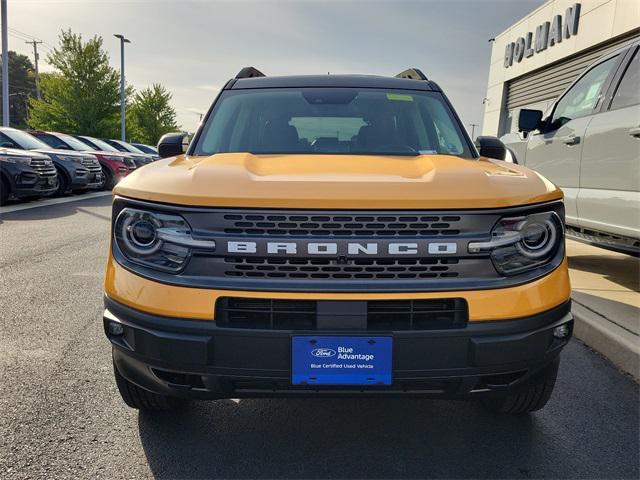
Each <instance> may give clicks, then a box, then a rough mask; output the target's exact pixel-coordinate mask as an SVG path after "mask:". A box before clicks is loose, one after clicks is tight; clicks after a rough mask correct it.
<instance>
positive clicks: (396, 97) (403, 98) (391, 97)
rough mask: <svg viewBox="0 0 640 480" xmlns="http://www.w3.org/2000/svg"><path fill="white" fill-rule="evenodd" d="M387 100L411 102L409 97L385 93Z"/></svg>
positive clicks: (411, 99)
mask: <svg viewBox="0 0 640 480" xmlns="http://www.w3.org/2000/svg"><path fill="white" fill-rule="evenodd" d="M387 100H397V101H401V102H413V97H412V96H411V95H402V94H400V93H387Z"/></svg>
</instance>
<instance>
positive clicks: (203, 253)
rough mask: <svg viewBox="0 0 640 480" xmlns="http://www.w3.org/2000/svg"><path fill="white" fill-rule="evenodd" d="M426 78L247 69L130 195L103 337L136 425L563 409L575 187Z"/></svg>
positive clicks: (122, 200) (415, 73)
mask: <svg viewBox="0 0 640 480" xmlns="http://www.w3.org/2000/svg"><path fill="white" fill-rule="evenodd" d="M479 146H480V149H479V150H480V152H479V153H478V150H477V149H476V147H475V146H474V144H473V143H472V142H471V140H470V139H469V137H468V135H467V134H466V133H465V130H464V129H463V127H462V124H461V122H460V119H459V118H458V116H457V115H456V113H455V112H454V110H453V108H452V106H451V104H450V103H449V101H448V100H447V97H446V96H445V95H444V93H443V92H442V90H441V89H440V88H439V87H438V85H437V84H435V83H434V82H432V81H430V80H428V79H427V78H426V77H425V76H424V74H423V73H422V72H420V71H419V70H417V69H410V70H407V71H405V72H402V73H401V74H399V75H398V76H397V77H392V78H387V77H378V76H363V75H335V76H334V75H326V76H288V77H266V76H265V75H263V74H262V73H261V72H259V71H258V70H256V69H254V68H252V67H247V68H245V69H243V70H242V71H241V72H240V73H239V74H238V75H237V76H236V78H234V79H232V80H230V81H229V82H228V83H227V84H226V85H225V87H224V88H223V89H222V92H221V93H220V95H219V96H218V98H217V99H216V100H215V101H214V103H213V105H212V107H211V109H210V110H209V112H208V113H207V115H206V117H205V119H204V120H203V122H202V124H201V126H200V128H199V129H198V131H197V133H196V134H195V136H194V138H193V139H192V141H191V142H190V144H189V145H188V146H187V145H186V141H185V135H183V134H167V135H165V136H164V137H163V138H162V139H161V141H160V143H159V151H160V155H161V156H163V157H165V158H164V159H163V160H160V161H158V162H155V163H153V164H150V165H147V166H145V167H144V168H141V169H138V170H136V171H135V172H134V173H132V174H131V175H129V176H128V177H127V178H126V179H124V180H123V181H122V182H121V183H119V184H118V186H117V187H116V188H115V190H114V192H115V198H114V202H113V220H112V222H113V223H112V236H111V247H110V252H109V259H108V264H107V270H106V278H105V306H106V309H105V312H104V327H105V332H106V335H107V337H108V338H109V340H110V341H111V343H112V345H113V364H114V373H115V379H116V383H117V386H118V388H119V391H120V393H121V395H122V397H123V399H124V401H125V402H126V403H127V405H129V406H130V407H133V408H139V409H146V410H163V409H169V408H175V407H178V406H180V405H182V404H184V403H185V401H186V400H188V399H220V398H246V397H279V396H288V397H330V396H379V397H390V396H398V397H401V396H420V397H446V398H477V399H479V400H481V401H482V402H483V403H484V404H485V405H486V406H487V407H489V408H490V409H492V410H494V411H499V412H508V413H521V412H528V411H533V410H537V409H540V408H542V407H543V406H544V405H545V403H546V402H547V401H548V399H549V397H550V395H551V392H552V390H553V387H554V384H555V379H556V374H557V371H558V364H559V353H560V350H561V349H562V348H563V347H564V346H565V345H566V344H567V342H568V340H569V338H570V336H571V333H572V317H571V313H570V304H569V299H570V286H569V277H568V271H567V260H566V256H565V248H564V226H563V224H564V209H563V203H562V198H563V197H562V192H561V191H560V190H559V189H558V188H557V187H556V186H554V185H553V184H552V183H550V182H549V181H547V180H546V179H545V178H543V177H542V176H540V175H538V174H536V173H535V172H533V171H530V170H528V169H526V168H524V167H521V166H518V165H514V164H510V163H506V162H503V161H500V160H491V159H489V158H486V157H487V156H493V157H495V158H501V157H503V156H504V146H503V145H501V144H500V142H499V141H496V139H493V138H488V137H484V138H483V137H481V138H480V139H479Z"/></svg>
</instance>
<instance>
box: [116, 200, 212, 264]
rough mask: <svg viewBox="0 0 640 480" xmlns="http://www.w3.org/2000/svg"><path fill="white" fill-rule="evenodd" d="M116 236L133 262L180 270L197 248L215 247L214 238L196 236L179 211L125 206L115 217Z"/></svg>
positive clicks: (123, 250)
mask: <svg viewBox="0 0 640 480" xmlns="http://www.w3.org/2000/svg"><path fill="white" fill-rule="evenodd" d="M114 240H115V243H116V246H117V248H118V249H119V250H120V252H121V253H122V254H123V255H124V256H125V257H126V259H127V260H129V261H130V262H132V263H135V264H137V265H142V266H144V267H148V268H152V269H155V270H160V271H164V272H168V273H178V272H179V271H180V270H182V268H183V267H184V266H185V265H186V262H187V260H188V259H189V257H190V256H191V253H192V251H193V250H194V249H206V250H213V249H215V242H214V241H212V240H197V239H194V238H193V236H192V235H191V228H190V227H189V224H188V223H187V222H186V220H185V219H184V218H182V217H181V216H180V215H174V214H169V213H159V212H151V211H146V210H140V209H134V208H125V209H123V210H122V211H121V212H120V213H119V214H118V217H117V219H116V222H115V225H114Z"/></svg>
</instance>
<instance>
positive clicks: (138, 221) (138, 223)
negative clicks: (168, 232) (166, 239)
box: [121, 214, 162, 255]
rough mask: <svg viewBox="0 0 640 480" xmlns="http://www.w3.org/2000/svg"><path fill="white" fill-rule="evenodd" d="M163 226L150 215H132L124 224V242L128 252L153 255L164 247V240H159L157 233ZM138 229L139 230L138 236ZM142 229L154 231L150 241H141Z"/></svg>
mask: <svg viewBox="0 0 640 480" xmlns="http://www.w3.org/2000/svg"><path fill="white" fill-rule="evenodd" d="M161 226H162V224H161V223H160V221H159V220H158V219H156V218H154V217H153V216H152V215H150V214H147V215H144V216H142V215H139V214H134V215H130V216H128V217H127V218H125V219H124V221H123V222H122V226H121V228H122V241H123V242H124V244H125V246H126V247H127V249H128V250H130V251H131V252H133V253H135V254H137V255H151V254H152V253H155V252H157V251H158V250H159V249H160V248H161V247H162V240H159V239H158V235H157V232H156V229H157V228H160V227H161ZM136 227H137V228H138V229H139V230H138V232H137V234H136ZM142 228H144V229H146V230H150V229H153V236H152V238H151V239H150V240H149V239H147V241H144V239H142V240H141V238H140V236H141V235H140V233H141V232H140V229H142ZM136 237H137V238H136Z"/></svg>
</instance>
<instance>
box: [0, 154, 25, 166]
mask: <svg viewBox="0 0 640 480" xmlns="http://www.w3.org/2000/svg"><path fill="white" fill-rule="evenodd" d="M0 162H7V163H22V164H23V165H31V157H12V156H10V155H0Z"/></svg>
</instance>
